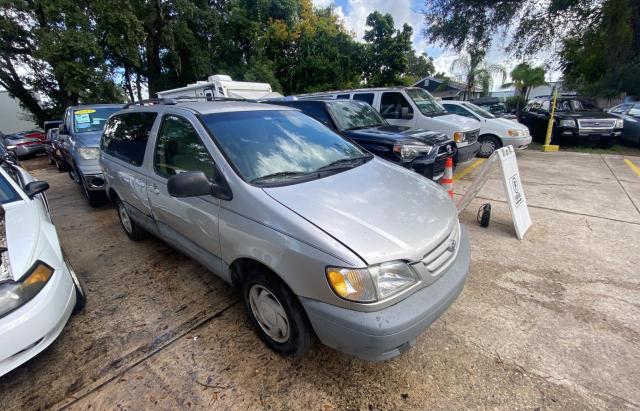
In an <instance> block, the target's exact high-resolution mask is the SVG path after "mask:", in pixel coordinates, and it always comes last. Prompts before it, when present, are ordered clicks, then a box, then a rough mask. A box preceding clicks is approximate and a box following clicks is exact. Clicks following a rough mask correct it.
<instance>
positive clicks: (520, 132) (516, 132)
mask: <svg viewBox="0 0 640 411" xmlns="http://www.w3.org/2000/svg"><path fill="white" fill-rule="evenodd" d="M507 134H509V136H510V137H524V136H527V135H529V131H528V130H527V131H525V130H520V129H509V130H508V131H507Z"/></svg>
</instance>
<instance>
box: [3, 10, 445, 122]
mask: <svg viewBox="0 0 640 411" xmlns="http://www.w3.org/2000/svg"><path fill="white" fill-rule="evenodd" d="M367 27H368V29H367V32H366V35H365V38H364V40H365V42H364V43H361V42H358V41H356V39H354V38H353V36H352V34H350V33H349V32H347V30H346V29H345V28H344V26H343V25H342V24H341V23H340V22H339V20H338V17H337V15H336V13H335V12H334V10H333V9H332V8H331V7H329V8H325V9H317V8H314V6H313V4H312V2H311V0H220V1H205V0H163V1H158V0H87V1H85V2H80V3H78V2H77V1H72V0H5V1H3V2H1V3H0V86H3V87H5V88H6V89H7V90H9V92H10V93H11V94H12V95H13V96H15V97H16V98H17V99H18V100H19V101H20V102H21V103H22V104H23V105H24V106H25V107H26V108H27V109H28V110H29V111H30V112H31V113H32V114H33V115H34V117H35V118H36V119H37V121H38V122H42V121H44V120H47V119H50V118H52V117H53V118H57V117H59V116H60V113H61V112H62V109H63V108H64V107H66V106H69V105H72V104H78V103H82V102H115V101H125V100H131V101H133V100H138V99H141V98H142V97H143V94H145V93H144V92H145V91H147V92H148V94H149V95H150V96H153V95H155V93H156V92H157V91H160V90H166V89H170V88H176V87H182V86H185V85H186V84H187V83H193V82H196V81H197V80H202V79H205V78H206V77H208V76H209V75H211V74H228V75H230V76H231V77H232V78H234V79H237V80H246V81H259V82H268V83H270V84H271V85H272V87H273V88H274V90H277V91H280V92H282V93H284V94H293V93H301V92H311V91H320V90H327V89H340V88H351V87H357V86H361V85H362V84H364V83H366V84H368V85H394V84H412V83H413V82H415V81H417V80H419V79H420V78H422V77H424V76H426V75H429V74H431V73H432V72H433V71H434V67H433V62H432V60H431V59H430V58H429V57H428V56H426V55H416V53H415V51H414V50H413V49H412V47H411V36H412V29H411V27H409V26H407V25H405V26H404V27H403V28H402V30H396V29H395V27H394V23H393V19H392V18H391V16H390V15H388V14H387V15H382V14H380V13H378V12H374V13H372V14H371V15H370V16H369V17H368V18H367ZM36 93H38V94H40V95H42V96H44V101H45V103H42V101H40V100H39V99H37V98H35V94H36Z"/></svg>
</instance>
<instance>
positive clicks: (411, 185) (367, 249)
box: [264, 158, 457, 264]
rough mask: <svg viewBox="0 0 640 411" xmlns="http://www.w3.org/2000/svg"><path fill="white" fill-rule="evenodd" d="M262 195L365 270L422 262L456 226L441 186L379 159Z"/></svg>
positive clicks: (449, 201) (271, 189) (455, 213)
mask: <svg viewBox="0 0 640 411" xmlns="http://www.w3.org/2000/svg"><path fill="white" fill-rule="evenodd" d="M264 191H265V192H266V193H267V194H268V195H269V196H271V197H272V198H273V199H275V200H276V201H278V202H279V203H281V204H283V205H284V206H285V207H287V208H289V209H290V210H292V211H293V212H295V213H297V214H299V215H300V216H301V217H303V218H305V219H306V220H308V221H309V222H310V223H312V224H314V225H315V226H317V227H318V228H320V229H321V230H323V231H325V232H326V233H328V234H329V235H331V236H332V237H334V238H335V239H337V240H338V241H340V242H341V243H342V244H344V245H345V246H346V247H348V248H349V249H351V250H352V251H353V252H355V253H356V254H358V255H359V256H360V257H361V258H362V259H363V260H364V261H365V262H366V263H367V264H377V263H382V262H385V261H392V260H408V261H417V260H420V259H422V258H423V257H424V255H425V254H426V253H428V252H429V251H431V250H432V249H433V248H434V247H435V246H436V245H437V244H439V243H440V242H441V241H443V240H444V239H445V238H446V236H447V235H448V234H449V233H450V232H451V230H453V228H454V227H455V225H456V222H457V212H456V209H455V207H454V205H453V202H452V201H451V200H450V199H449V197H448V195H447V193H446V192H445V191H444V190H443V189H442V188H440V186H438V185H437V184H436V183H434V182H433V181H431V180H429V179H426V178H424V177H422V176H420V175H418V174H416V173H415V172H413V171H410V170H407V169H405V168H402V167H401V166H397V165H395V164H392V163H390V162H387V161H384V160H380V159H378V158H374V159H373V160H371V161H369V162H367V163H366V164H363V165H361V166H359V167H356V168H353V169H350V170H347V171H344V172H341V173H338V174H334V175H331V176H328V177H325V178H321V179H318V180H313V181H309V182H304V183H300V184H293V185H288V186H283V187H270V188H264Z"/></svg>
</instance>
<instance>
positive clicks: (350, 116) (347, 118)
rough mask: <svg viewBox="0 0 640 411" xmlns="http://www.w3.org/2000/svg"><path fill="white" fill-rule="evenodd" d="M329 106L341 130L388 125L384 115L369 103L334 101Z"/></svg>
mask: <svg viewBox="0 0 640 411" xmlns="http://www.w3.org/2000/svg"><path fill="white" fill-rule="evenodd" d="M327 107H328V108H329V111H330V112H331V114H332V115H333V118H335V120H336V123H337V124H336V125H337V126H338V129H339V130H341V131H348V130H356V129H359V128H368V127H376V126H385V125H387V123H386V122H385V121H384V119H383V118H382V116H381V115H380V114H378V112H377V111H376V110H375V109H374V108H373V107H371V106H370V105H369V104H367V103H358V102H355V101H332V102H330V103H329V104H327Z"/></svg>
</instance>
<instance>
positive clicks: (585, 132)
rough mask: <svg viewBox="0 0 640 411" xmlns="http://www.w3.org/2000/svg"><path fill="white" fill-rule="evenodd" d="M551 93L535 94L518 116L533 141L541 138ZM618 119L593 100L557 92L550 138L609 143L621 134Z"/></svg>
mask: <svg viewBox="0 0 640 411" xmlns="http://www.w3.org/2000/svg"><path fill="white" fill-rule="evenodd" d="M551 99H552V97H551V96H542V97H536V98H534V99H533V100H531V101H529V103H527V105H526V107H525V108H524V110H522V111H521V112H520V115H519V116H518V120H519V121H520V122H521V123H522V124H524V125H526V126H527V127H529V130H530V131H531V135H532V137H533V140H534V141H538V142H544V139H545V136H546V134H547V126H548V124H549V110H550V107H551ZM623 125H624V123H623V121H622V119H618V118H616V117H615V116H613V115H611V114H609V113H605V112H603V111H602V110H601V109H600V108H599V107H598V106H597V105H596V103H595V102H593V101H591V100H589V99H586V98H583V97H576V96H560V97H558V99H557V101H556V113H555V117H554V124H553V134H552V139H551V142H552V143H554V144H575V145H589V146H599V147H611V146H612V145H613V144H614V143H615V141H616V138H617V137H619V136H620V135H621V134H622V128H623Z"/></svg>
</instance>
